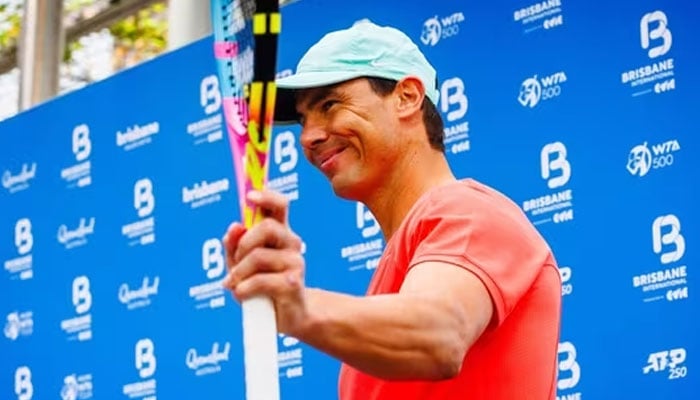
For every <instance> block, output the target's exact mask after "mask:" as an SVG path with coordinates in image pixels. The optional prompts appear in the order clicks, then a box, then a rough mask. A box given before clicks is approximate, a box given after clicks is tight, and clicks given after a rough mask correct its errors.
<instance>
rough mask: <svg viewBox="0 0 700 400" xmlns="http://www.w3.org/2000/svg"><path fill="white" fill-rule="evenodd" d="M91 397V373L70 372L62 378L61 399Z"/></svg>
mask: <svg viewBox="0 0 700 400" xmlns="http://www.w3.org/2000/svg"><path fill="white" fill-rule="evenodd" d="M91 398H92V374H81V375H78V374H70V375H68V376H66V377H65V378H63V387H62V388H61V400H87V399H91Z"/></svg>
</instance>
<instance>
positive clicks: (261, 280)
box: [231, 270, 302, 301]
mask: <svg viewBox="0 0 700 400" xmlns="http://www.w3.org/2000/svg"><path fill="white" fill-rule="evenodd" d="M301 284H302V277H301V272H300V271H295V270H290V271H286V272H283V273H280V272H277V273H274V272H267V273H260V274H255V275H253V276H251V277H250V278H248V279H246V280H244V281H242V282H240V283H239V284H238V285H236V286H235V287H233V288H231V290H232V291H233V293H234V295H235V296H236V298H237V299H238V300H240V301H243V300H246V299H248V298H251V297H255V296H260V295H262V296H268V297H271V298H281V296H283V295H285V293H290V292H294V291H297V290H298V289H299V287H300V285H301Z"/></svg>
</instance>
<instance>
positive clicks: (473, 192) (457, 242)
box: [338, 179, 561, 400]
mask: <svg viewBox="0 0 700 400" xmlns="http://www.w3.org/2000/svg"><path fill="white" fill-rule="evenodd" d="M424 261H443V262H447V263H450V264H453V265H456V266H459V267H460V268H463V269H464V270H465V273H466V271H469V272H470V273H473V274H475V275H476V276H478V277H479V278H480V279H481V281H482V282H483V283H484V285H485V286H486V288H487V290H488V292H489V294H490V295H491V299H492V301H493V305H494V319H493V321H492V323H491V325H490V326H489V328H487V330H486V332H485V333H484V334H483V335H482V336H481V337H480V338H479V339H478V340H477V341H476V342H475V343H474V345H473V346H472V347H471V349H470V350H469V352H468V353H467V355H466V357H465V358H464V362H463V364H462V369H461V371H460V373H459V375H458V376H457V377H455V378H452V379H448V380H442V381H387V380H382V379H377V378H374V377H372V376H369V375H367V374H364V373H362V372H360V371H358V370H356V369H354V368H352V367H350V366H348V365H346V364H343V365H342V367H341V372H340V380H339V385H338V386H339V395H340V399H341V400H373V399H381V400H394V399H396V400H413V399H415V400H418V399H420V400H426V399H440V400H452V399H454V400H482V399H483V400H506V399H508V400H512V399H520V400H525V399H533V400H547V399H554V398H555V394H556V378H557V347H558V344H559V328H560V312H561V278H560V275H559V270H558V269H557V266H556V261H555V259H554V257H553V256H552V253H551V251H550V248H549V247H548V245H547V244H546V242H545V241H544V240H543V238H542V237H541V236H540V234H539V233H538V232H537V230H536V229H535V228H534V227H533V226H532V224H531V223H530V222H529V220H528V219H527V217H526V216H525V215H524V214H523V212H522V211H521V210H520V208H519V207H518V206H517V205H516V204H515V203H513V202H512V201H511V200H509V199H508V198H506V197H505V196H503V195H502V194H501V193H499V192H498V191H496V190H494V189H492V188H490V187H488V186H485V185H483V184H481V183H479V182H477V181H475V180H473V179H465V180H462V181H459V182H456V183H453V184H448V185H445V186H441V187H439V188H436V189H434V190H432V191H430V192H429V193H427V194H426V195H424V196H422V197H421V198H420V199H419V200H418V202H417V203H416V204H415V205H414V206H413V207H412V209H411V211H410V212H409V213H408V215H407V216H406V218H405V219H404V221H403V222H402V223H401V225H400V227H399V229H398V230H397V231H396V233H395V234H394V236H393V237H392V238H391V239H390V240H389V242H388V243H387V246H386V249H385V251H384V254H383V256H382V258H381V260H380V262H379V265H378V267H377V270H376V271H375V273H374V276H373V277H372V280H371V282H370V285H369V289H368V291H367V294H368V295H374V294H384V293H396V292H398V291H399V290H400V288H401V285H402V283H403V281H404V278H405V277H406V274H407V273H408V270H409V269H410V268H411V267H412V266H413V265H416V264H418V263H421V262H424Z"/></svg>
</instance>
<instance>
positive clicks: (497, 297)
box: [408, 190, 550, 325]
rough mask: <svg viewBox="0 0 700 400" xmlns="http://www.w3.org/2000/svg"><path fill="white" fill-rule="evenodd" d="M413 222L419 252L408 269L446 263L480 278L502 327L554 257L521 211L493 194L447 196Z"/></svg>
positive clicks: (418, 215)
mask: <svg viewBox="0 0 700 400" xmlns="http://www.w3.org/2000/svg"><path fill="white" fill-rule="evenodd" d="M412 222H413V227H412V228H413V229H411V239H410V240H412V241H413V242H414V243H415V247H414V248H415V252H414V253H413V256H412V258H411V262H410V263H409V267H408V268H409V269H410V268H411V267H413V266H414V265H417V264H419V263H422V262H426V261H442V262H445V263H449V264H453V265H456V266H459V267H461V268H464V269H465V270H468V271H470V272H472V273H474V274H475V275H476V276H477V277H479V278H480V279H481V281H482V282H483V283H484V285H485V286H486V288H487V290H488V292H489V294H490V295H491V298H492V300H493V303H494V306H495V310H496V321H497V323H498V324H499V325H500V324H501V323H502V322H503V320H505V318H506V317H507V316H508V315H509V314H510V312H511V311H512V310H513V308H514V307H515V306H516V305H517V304H518V301H519V300H520V299H521V298H522V296H523V295H524V294H525V293H526V292H527V291H528V289H529V288H530V286H531V285H532V284H533V282H534V281H535V279H536V277H537V275H538V274H539V272H540V270H541V268H542V267H543V265H545V264H546V262H547V259H548V256H549V255H550V251H549V247H548V246H547V245H546V243H545V242H544V240H543V239H542V238H541V236H540V235H539V233H538V232H537V231H536V230H535V228H534V227H533V226H532V225H531V224H530V222H529V221H528V220H527V217H525V215H524V214H523V213H522V212H521V211H520V209H519V208H518V207H517V206H516V205H514V203H512V202H510V201H509V200H508V199H506V198H504V197H501V196H498V195H496V194H492V193H485V192H478V191H473V190H472V191H466V193H464V192H462V191H458V192H457V193H452V192H451V193H444V194H443V195H441V196H439V197H436V198H434V199H431V201H429V202H427V203H426V204H424V208H423V209H422V210H420V212H419V213H417V215H416V217H415V220H414V221H412Z"/></svg>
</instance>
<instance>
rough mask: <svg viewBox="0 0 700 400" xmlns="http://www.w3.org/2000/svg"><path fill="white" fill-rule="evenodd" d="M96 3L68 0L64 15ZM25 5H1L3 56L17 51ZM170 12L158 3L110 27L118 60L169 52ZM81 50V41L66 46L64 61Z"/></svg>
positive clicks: (88, 0) (0, 25)
mask: <svg viewBox="0 0 700 400" xmlns="http://www.w3.org/2000/svg"><path fill="white" fill-rule="evenodd" d="M48 1H59V0H48ZM94 3H95V0H65V2H64V12H66V13H68V12H75V11H78V10H80V9H82V8H84V7H86V6H90V5H93V4H94ZM21 5H22V2H21V1H15V2H14V3H12V2H3V3H2V4H0V55H1V54H2V53H3V52H6V51H9V50H14V49H15V47H16V46H17V41H18V39H19V37H20V29H21V24H22V14H21ZM166 10H167V9H166V2H165V1H163V2H158V3H155V4H153V5H151V6H150V7H146V8H144V9H142V10H140V11H139V12H138V13H136V15H132V16H130V17H127V18H125V19H123V20H121V21H118V22H116V23H114V24H113V25H112V26H110V27H109V31H110V33H111V34H112V35H113V36H114V40H115V58H120V57H121V56H123V55H124V54H125V53H128V54H129V55H130V59H131V62H138V61H140V60H144V59H148V58H150V57H152V56H154V55H157V54H159V53H161V52H163V51H165V49H166V48H167V17H166ZM80 48H81V44H80V42H79V41H73V42H70V43H66V46H65V50H64V54H63V60H64V61H66V62H69V61H70V60H71V59H72V54H73V52H74V51H76V50H78V49H80ZM116 64H117V67H124V66H126V64H129V63H128V62H125V63H120V62H117V63H116Z"/></svg>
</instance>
